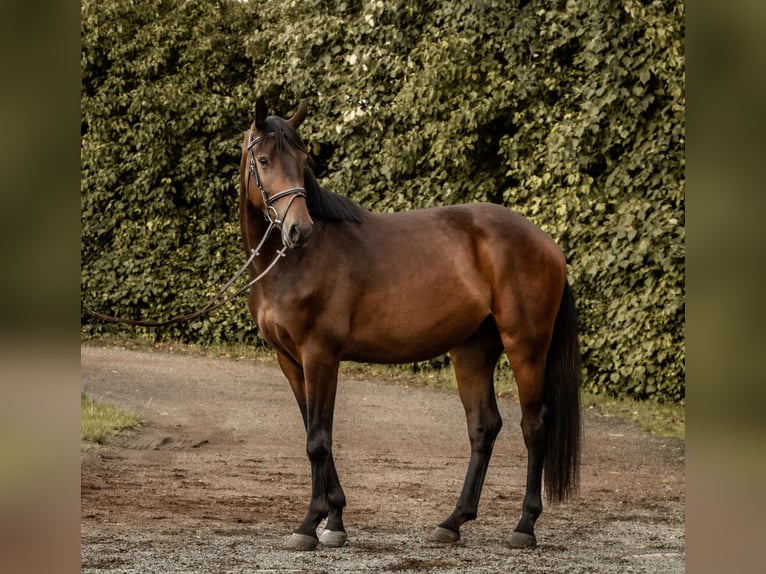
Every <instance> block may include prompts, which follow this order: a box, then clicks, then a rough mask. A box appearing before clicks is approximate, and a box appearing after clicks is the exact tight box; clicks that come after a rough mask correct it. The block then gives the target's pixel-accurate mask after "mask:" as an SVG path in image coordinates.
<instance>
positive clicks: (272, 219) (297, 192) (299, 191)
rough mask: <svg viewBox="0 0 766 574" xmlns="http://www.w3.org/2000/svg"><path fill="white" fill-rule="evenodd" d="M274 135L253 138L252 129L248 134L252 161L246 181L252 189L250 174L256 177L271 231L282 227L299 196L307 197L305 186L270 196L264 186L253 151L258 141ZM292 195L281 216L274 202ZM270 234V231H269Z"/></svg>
mask: <svg viewBox="0 0 766 574" xmlns="http://www.w3.org/2000/svg"><path fill="white" fill-rule="evenodd" d="M270 137H274V133H270V134H266V135H262V136H258V137H257V138H253V131H252V130H250V133H249V135H248V142H247V151H248V153H249V154H250V162H249V167H248V171H247V181H246V188H245V189H248V190H249V189H250V176H253V178H254V179H255V185H256V186H258V190H259V191H260V192H261V197H262V198H263V205H264V207H265V208H266V210H265V211H264V212H263V215H264V217H266V220H267V221H268V222H269V232H270V231H271V228H273V227H276V228H277V229H282V223H284V220H285V218H286V217H287V212H288V211H290V207H292V205H293V202H294V201H295V200H296V199H297V198H299V197H302V198H304V199H306V189H305V188H303V187H291V188H289V189H284V190H282V191H279V192H277V193H275V194H274V195H271V196H269V194H268V193H266V190H265V189H264V188H263V184H262V183H261V178H260V176H259V175H258V165H257V163H256V161H255V153H254V152H253V148H254V147H255V145H256V144H257V143H260V142H261V141H263V140H264V139H265V138H270ZM288 196H290V201H289V202H288V203H287V207H286V208H285V212H284V213H283V214H282V217H280V216H279V211H277V208H276V207H275V206H274V203H276V202H277V201H278V200H280V199H282V198H283V197H288ZM267 235H268V232H267Z"/></svg>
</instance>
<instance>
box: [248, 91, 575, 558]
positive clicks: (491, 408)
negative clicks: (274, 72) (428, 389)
mask: <svg viewBox="0 0 766 574" xmlns="http://www.w3.org/2000/svg"><path fill="white" fill-rule="evenodd" d="M306 114H307V106H306V103H305V101H304V102H302V103H301V105H300V106H299V108H298V110H297V111H296V112H295V114H294V115H293V116H292V117H290V119H287V120H284V119H282V118H279V117H276V116H270V115H269V113H268V108H267V105H266V103H265V101H264V100H263V98H262V97H261V98H259V99H258V101H257V104H256V115H255V121H254V122H253V123H252V125H251V127H250V129H249V130H248V131H247V132H245V137H244V141H243V142H242V156H241V162H240V197H239V212H240V225H241V230H242V239H243V243H244V247H245V250H246V252H247V253H248V254H250V253H251V252H253V250H254V249H256V248H257V249H258V250H261V251H263V253H264V254H269V255H268V256H267V257H265V258H264V259H263V260H261V259H260V258H255V259H254V260H253V262H252V264H251V265H250V273H251V276H259V277H261V280H260V281H258V282H257V283H255V284H253V285H252V286H251V288H250V293H249V299H248V306H249V309H250V312H251V314H252V316H253V318H254V319H255V321H256V323H257V325H258V329H259V330H260V333H261V335H262V336H263V338H264V339H265V340H266V342H267V343H268V344H269V345H270V346H271V347H272V348H273V349H274V350H276V355H277V360H278V363H279V366H280V367H281V370H282V372H283V373H284V375H285V377H286V378H287V380H288V382H289V383H290V386H291V388H292V391H293V393H294V394H295V398H296V400H297V402H298V406H299V408H300V412H301V415H302V417H303V423H304V425H305V430H306V452H307V454H308V459H309V461H310V463H311V499H310V503H309V507H308V512H307V514H306V517H305V519H304V521H303V523H302V524H301V525H300V526H299V527H298V529H297V530H295V532H294V533H293V534H292V535H291V537H290V539H289V540H288V542H287V544H286V546H287V548H290V549H295V550H313V549H314V548H315V547H316V546H317V545H318V544H319V543H320V542H321V543H322V544H323V545H324V546H328V547H337V546H342V545H343V544H345V543H346V541H347V535H346V530H345V527H344V525H343V509H344V507H345V505H346V499H345V495H344V493H343V489H342V488H341V485H340V480H339V478H338V473H337V471H336V469H335V462H334V460H333V451H332V445H333V438H332V430H333V413H334V407H335V396H336V388H337V383H338V369H339V365H340V363H341V361H344V360H349V361H356V362H370V363H411V362H416V361H422V360H427V359H430V358H433V357H436V356H439V355H442V354H444V353H449V356H450V358H451V362H452V364H453V366H454V369H455V375H456V378H457V384H458V394H459V396H460V399H461V401H462V403H463V407H464V408H465V414H466V419H467V423H468V437H469V440H470V446H471V455H470V461H469V463H468V470H467V473H466V476H465V482H464V485H463V489H462V492H461V493H460V496H459V499H458V501H457V505H456V506H455V509H454V511H453V512H452V513H451V514H450V515H449V516H448V517H447V518H446V519H445V520H444V521H443V522H442V523H441V524H439V525H438V526H437V527H436V528H435V529H434V530H433V532H432V533H431V534H430V536H429V540H430V541H431V542H436V543H454V542H456V541H457V540H459V538H460V527H461V525H463V524H464V523H465V522H466V521H469V520H474V519H475V518H476V516H477V508H478V504H479V497H480V495H481V490H482V486H483V483H484V478H485V475H486V472H487V466H488V464H489V461H490V456H491V454H492V449H493V446H494V443H495V438H496V437H497V435H498V432H499V431H500V427H501V425H502V421H501V418H500V414H499V412H498V408H497V403H496V400H495V392H494V386H493V373H494V369H495V365H496V363H497V361H498V359H499V358H500V355H501V354H502V352H503V351H505V353H506V355H507V357H508V361H509V363H510V366H511V368H512V370H513V374H514V378H515V380H516V384H517V386H518V396H519V402H520V406H521V413H522V416H521V429H522V434H523V437H524V443H525V445H526V448H527V455H528V462H527V480H526V493H525V496H524V500H523V504H522V514H521V519H520V520H519V522H518V524H517V526H516V527H515V529H514V531H513V532H512V534H511V536H510V539H509V542H508V543H509V545H510V546H511V547H514V548H518V547H531V546H535V545H536V543H537V540H536V537H535V533H534V525H535V521H536V520H537V518H538V516H539V515H540V513H541V512H542V508H543V505H542V499H541V487H542V482H543V478H544V479H545V492H546V496H547V498H548V499H549V500H550V501H554V502H555V501H560V500H564V499H566V498H568V497H569V496H570V495H572V494H573V493H574V492H575V491H576V489H577V482H578V480H579V462H580V424H581V423H580V406H579V388H580V383H581V367H580V351H579V343H578V338H577V318H576V312H575V306H574V297H573V294H572V290H571V288H570V286H569V283H568V281H567V277H566V261H565V259H564V256H563V254H562V252H561V250H560V249H559V247H558V246H557V245H556V244H555V243H554V241H553V240H552V239H551V238H550V237H549V236H548V235H547V234H546V233H544V232H543V231H542V230H541V229H540V228H538V227H537V226H535V225H534V224H533V223H531V222H530V221H528V220H527V219H525V218H523V217H522V216H521V215H519V214H517V213H514V212H513V211H511V210H509V209H507V208H505V207H502V206H499V205H495V204H488V203H475V204H466V205H453V206H445V207H436V208H430V209H422V210H414V211H409V212H401V213H387V214H384V213H373V212H370V211H366V210H364V209H362V208H361V207H360V206H358V205H357V204H355V203H353V202H352V201H351V200H349V199H348V198H346V197H343V196H341V195H338V194H335V193H332V192H330V191H328V190H326V189H324V188H323V187H322V186H320V185H319V183H318V182H317V180H316V177H315V176H314V174H313V172H312V170H311V168H310V161H309V156H308V153H307V151H306V148H305V146H304V144H303V141H302V140H301V138H300V136H299V135H298V132H297V128H298V126H299V125H300V124H301V122H302V121H303V120H304V118H305V117H306ZM272 231H275V232H276V233H271V232H272ZM271 254H275V255H274V257H275V259H273V260H270V259H269V257H271ZM277 259H279V262H278V263H276V264H274V261H276V260H277ZM269 261H271V263H269ZM267 263H269V265H273V266H274V269H273V270H272V271H270V272H269V269H270V268H269V269H266V267H267ZM264 273H266V274H265V275H264ZM325 519H326V523H325V527H324V529H323V531H322V533H321V535H320V536H317V530H318V527H319V525H320V523H321V522H322V521H323V520H325Z"/></svg>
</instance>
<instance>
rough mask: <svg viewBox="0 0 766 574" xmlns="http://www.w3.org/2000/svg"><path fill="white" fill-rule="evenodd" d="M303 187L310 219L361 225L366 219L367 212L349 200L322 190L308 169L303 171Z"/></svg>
mask: <svg viewBox="0 0 766 574" xmlns="http://www.w3.org/2000/svg"><path fill="white" fill-rule="evenodd" d="M303 185H304V186H305V187H306V194H307V196H308V198H307V199H308V208H309V213H310V214H311V217H316V218H317V219H324V220H326V221H350V222H352V223H362V222H363V221H364V220H365V219H366V217H367V214H368V212H367V211H365V210H364V209H362V208H361V207H360V206H359V205H357V204H356V203H354V202H353V201H351V200H350V199H349V198H347V197H344V196H342V195H338V194H337V193H333V192H332V191H328V190H326V189H325V188H323V187H322V186H321V185H319V182H317V180H316V177H315V176H314V172H313V171H311V169H310V168H308V167H306V168H305V169H304V170H303Z"/></svg>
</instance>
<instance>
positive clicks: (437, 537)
mask: <svg viewBox="0 0 766 574" xmlns="http://www.w3.org/2000/svg"><path fill="white" fill-rule="evenodd" d="M458 540H460V532H455V531H454V530H450V529H448V528H442V527H441V526H437V527H436V528H434V529H433V531H432V532H431V534H430V535H429V536H428V541H429V542H436V543H437V544H454V543H455V542H457V541H458Z"/></svg>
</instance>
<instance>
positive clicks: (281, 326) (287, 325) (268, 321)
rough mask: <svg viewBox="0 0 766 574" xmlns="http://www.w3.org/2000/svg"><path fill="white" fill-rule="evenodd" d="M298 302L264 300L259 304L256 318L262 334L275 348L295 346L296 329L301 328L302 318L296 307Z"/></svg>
mask: <svg viewBox="0 0 766 574" xmlns="http://www.w3.org/2000/svg"><path fill="white" fill-rule="evenodd" d="M299 307H300V305H299V304H298V303H297V302H292V303H291V302H288V301H277V302H262V303H261V304H260V305H259V306H258V310H257V312H256V316H255V320H256V324H257V325H258V330H259V331H260V333H261V336H262V337H263V338H264V339H265V340H266V342H267V343H269V345H271V346H272V347H275V348H283V349H288V348H291V347H293V346H294V343H295V339H296V329H300V328H301V323H302V322H303V321H304V320H305V319H302V318H301V317H300V316H299V314H298V313H296V309H297V308H299Z"/></svg>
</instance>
